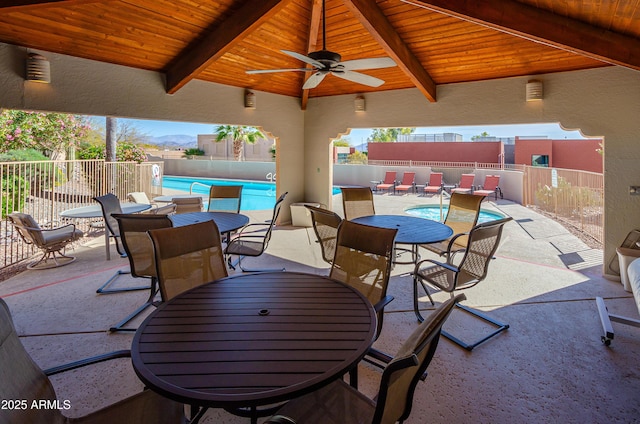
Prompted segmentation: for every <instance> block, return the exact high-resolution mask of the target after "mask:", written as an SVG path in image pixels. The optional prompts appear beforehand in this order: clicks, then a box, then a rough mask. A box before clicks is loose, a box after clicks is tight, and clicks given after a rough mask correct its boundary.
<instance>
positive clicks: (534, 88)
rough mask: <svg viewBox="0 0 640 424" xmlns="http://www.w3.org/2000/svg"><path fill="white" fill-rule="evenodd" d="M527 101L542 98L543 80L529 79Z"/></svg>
mask: <svg viewBox="0 0 640 424" xmlns="http://www.w3.org/2000/svg"><path fill="white" fill-rule="evenodd" d="M526 93H527V94H526V96H527V101H528V102H535V101H539V100H542V81H540V80H529V81H527V91H526Z"/></svg>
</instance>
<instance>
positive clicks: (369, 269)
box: [329, 221, 398, 334]
mask: <svg viewBox="0 0 640 424" xmlns="http://www.w3.org/2000/svg"><path fill="white" fill-rule="evenodd" d="M397 232H398V230H397V229H395V228H393V229H390V228H380V227H372V226H369V225H362V224H356V223H354V222H351V221H343V222H342V223H341V224H340V227H339V228H338V238H337V243H336V252H335V256H334V259H333V266H332V267H331V272H330V273H329V277H330V278H333V279H334V280H338V281H341V282H343V283H345V284H347V285H349V286H351V287H354V288H356V289H357V290H359V291H360V292H361V293H362V294H363V295H364V296H366V297H367V299H369V301H370V302H371V303H372V304H374V305H375V304H376V303H378V302H379V301H380V300H381V299H382V298H383V297H385V296H386V294H387V286H388V284H389V276H390V274H391V262H392V256H393V244H394V241H395V237H396V233H397ZM383 317H384V314H383V313H382V311H380V313H379V314H378V334H380V330H381V329H382V321H383Z"/></svg>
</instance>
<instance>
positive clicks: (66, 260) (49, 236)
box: [7, 212, 84, 269]
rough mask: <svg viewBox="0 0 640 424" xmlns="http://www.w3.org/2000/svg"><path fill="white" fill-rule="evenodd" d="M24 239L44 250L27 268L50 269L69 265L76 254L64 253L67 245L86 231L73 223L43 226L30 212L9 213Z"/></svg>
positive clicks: (8, 216)
mask: <svg viewBox="0 0 640 424" xmlns="http://www.w3.org/2000/svg"><path fill="white" fill-rule="evenodd" d="M7 218H9V220H10V221H11V223H12V224H13V226H14V228H15V229H16V231H17V232H18V234H19V235H20V238H21V239H22V241H24V242H25V243H26V244H30V245H33V246H35V247H37V248H38V249H40V250H41V251H42V256H41V257H40V258H39V259H38V260H36V261H34V262H31V263H30V264H29V265H27V269H49V268H56V267H59V266H63V265H68V264H70V263H71V262H73V261H75V260H76V258H75V257H74V256H67V255H65V254H64V253H62V252H63V251H64V250H65V249H66V247H67V245H69V244H70V243H73V242H74V241H76V240H78V239H80V238H82V236H83V235H84V233H83V232H82V231H80V230H78V229H77V228H76V226H75V225H73V224H68V225H62V226H59V227H55V228H41V227H40V225H38V223H37V222H36V220H35V219H33V217H32V216H31V215H29V214H26V213H20V212H14V213H10V214H9V215H7Z"/></svg>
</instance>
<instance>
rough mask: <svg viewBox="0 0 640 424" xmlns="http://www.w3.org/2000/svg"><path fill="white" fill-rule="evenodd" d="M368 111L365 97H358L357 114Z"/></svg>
mask: <svg viewBox="0 0 640 424" xmlns="http://www.w3.org/2000/svg"><path fill="white" fill-rule="evenodd" d="M365 110H366V104H365V101H364V96H358V97H356V100H355V111H356V112H364V111H365Z"/></svg>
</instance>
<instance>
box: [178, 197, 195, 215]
mask: <svg viewBox="0 0 640 424" xmlns="http://www.w3.org/2000/svg"><path fill="white" fill-rule="evenodd" d="M171 203H173V204H175V205H176V213H177V214H178V213H189V212H202V197H200V196H194V197H174V198H173V199H171Z"/></svg>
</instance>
